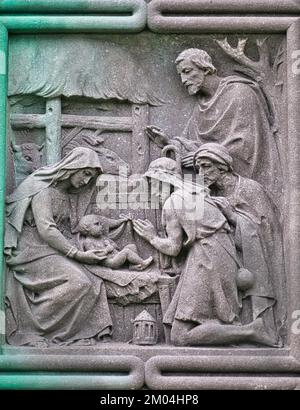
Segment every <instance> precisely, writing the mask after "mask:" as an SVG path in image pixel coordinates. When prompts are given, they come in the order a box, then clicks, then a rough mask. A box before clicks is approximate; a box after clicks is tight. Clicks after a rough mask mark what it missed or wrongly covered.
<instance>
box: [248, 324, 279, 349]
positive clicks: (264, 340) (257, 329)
mask: <svg viewBox="0 0 300 410" xmlns="http://www.w3.org/2000/svg"><path fill="white" fill-rule="evenodd" d="M251 325H252V330H253V341H254V342H255V343H259V344H262V345H265V346H270V347H281V346H280V344H279V343H277V342H276V340H275V339H274V338H273V337H271V336H270V335H269V334H268V333H267V331H266V329H265V326H264V322H263V320H262V319H261V318H258V319H256V320H255V321H254V322H253V323H252V324H251Z"/></svg>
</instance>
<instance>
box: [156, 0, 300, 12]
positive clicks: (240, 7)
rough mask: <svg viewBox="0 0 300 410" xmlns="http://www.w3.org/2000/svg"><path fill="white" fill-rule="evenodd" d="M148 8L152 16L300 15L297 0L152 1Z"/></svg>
mask: <svg viewBox="0 0 300 410" xmlns="http://www.w3.org/2000/svg"><path fill="white" fill-rule="evenodd" d="M297 3H298V4H297ZM148 8H149V10H150V11H151V13H152V14H163V13H170V14H172V13H174V14H177V13H199V14H205V13H210V14H215V13H220V14H226V13H235V14H237V13H243V14H245V13H255V14H259V13H274V14H286V13H288V14H299V13H300V2H299V1H297V0H271V1H270V0H251V1H249V0H152V2H151V3H150V4H149V6H148Z"/></svg>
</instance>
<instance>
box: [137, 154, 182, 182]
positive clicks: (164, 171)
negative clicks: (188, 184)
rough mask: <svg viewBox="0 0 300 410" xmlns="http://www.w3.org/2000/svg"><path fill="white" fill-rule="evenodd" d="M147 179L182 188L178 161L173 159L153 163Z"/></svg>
mask: <svg viewBox="0 0 300 410" xmlns="http://www.w3.org/2000/svg"><path fill="white" fill-rule="evenodd" d="M144 176H145V177H148V178H154V179H157V180H158V181H161V182H166V183H168V184H170V185H173V186H175V187H178V188H180V187H182V176H181V173H180V171H179V170H178V166H177V163H176V161H174V160H173V159H171V158H166V157H162V158H158V159H156V160H154V161H152V162H151V164H150V165H149V168H148V171H147V172H146V173H145V174H144Z"/></svg>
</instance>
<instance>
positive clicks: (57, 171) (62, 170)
mask: <svg viewBox="0 0 300 410" xmlns="http://www.w3.org/2000/svg"><path fill="white" fill-rule="evenodd" d="M84 168H93V169H96V170H97V171H98V173H99V174H100V173H101V172H102V168H101V164H100V161H99V158H98V155H97V154H96V153H95V152H94V151H92V150H91V149H89V148H83V147H78V148H75V149H73V150H72V151H71V152H70V153H69V154H68V155H67V156H66V157H65V158H63V159H62V160H61V161H59V162H57V163H56V164H53V165H49V166H46V167H43V168H40V169H38V170H37V171H35V172H34V173H33V174H31V175H29V177H27V178H26V179H25V180H24V181H23V182H22V183H21V184H20V185H19V186H18V187H17V189H16V190H15V191H14V192H13V193H12V194H11V195H10V196H9V197H8V198H7V200H6V203H7V206H6V218H7V219H6V228H5V253H10V250H11V249H13V248H16V247H17V243H18V238H19V235H20V234H21V232H22V227H23V223H24V217H25V213H26V211H27V209H28V207H29V205H30V203H31V201H32V198H33V197H34V196H35V195H37V194H38V193H39V192H41V191H42V190H43V189H46V188H48V187H49V186H51V185H54V184H55V183H56V182H59V181H63V180H66V179H68V178H70V177H71V175H72V174H74V173H75V172H77V171H79V170H80V169H84Z"/></svg>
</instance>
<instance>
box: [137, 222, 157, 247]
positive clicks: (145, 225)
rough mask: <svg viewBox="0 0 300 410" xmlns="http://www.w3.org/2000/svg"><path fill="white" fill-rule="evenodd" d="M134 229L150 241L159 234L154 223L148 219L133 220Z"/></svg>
mask: <svg viewBox="0 0 300 410" xmlns="http://www.w3.org/2000/svg"><path fill="white" fill-rule="evenodd" d="M133 229H134V231H135V232H136V233H137V234H138V235H139V236H141V237H142V238H144V239H146V241H148V242H150V241H151V240H152V239H153V238H155V236H156V235H157V234H156V230H155V228H154V226H153V224H152V223H151V222H150V221H148V219H146V220H145V221H143V220H142V219H137V220H135V221H133Z"/></svg>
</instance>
